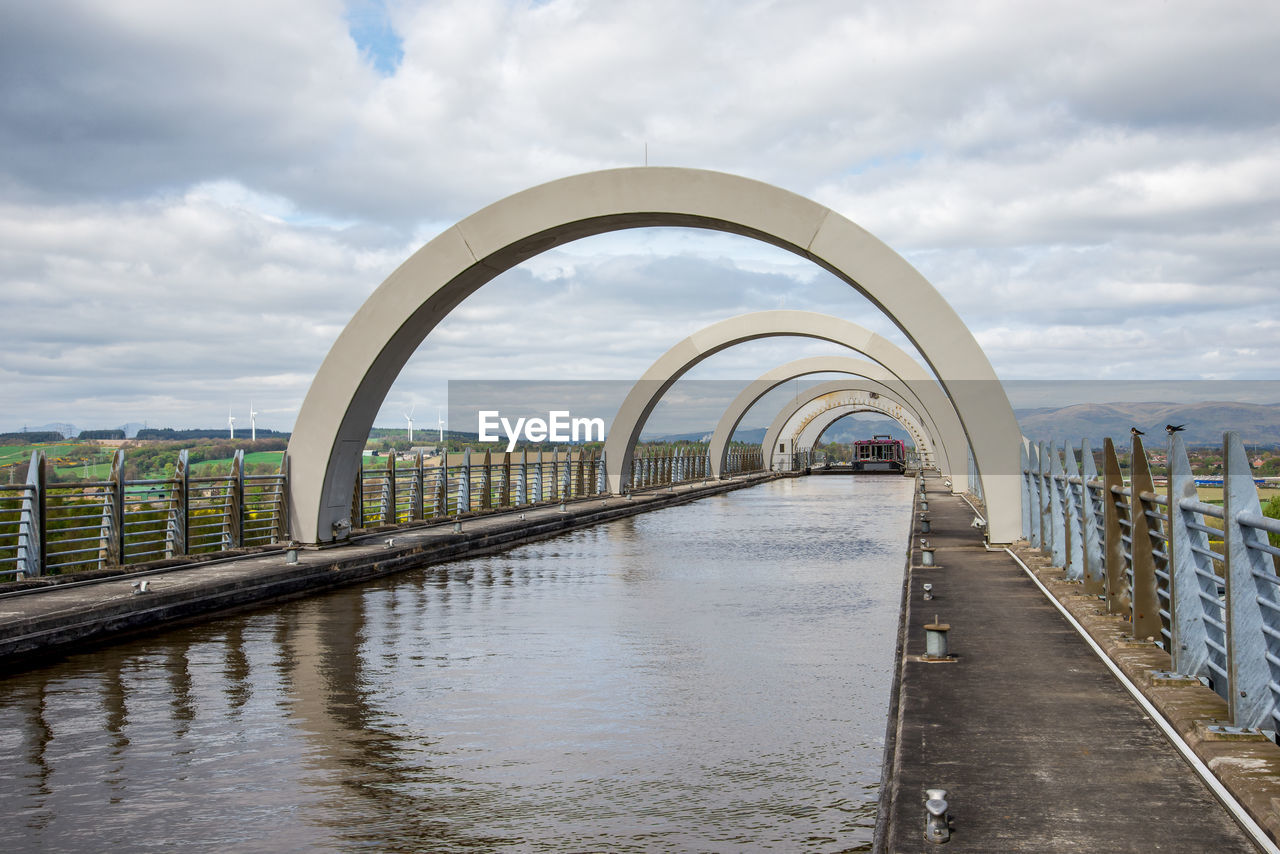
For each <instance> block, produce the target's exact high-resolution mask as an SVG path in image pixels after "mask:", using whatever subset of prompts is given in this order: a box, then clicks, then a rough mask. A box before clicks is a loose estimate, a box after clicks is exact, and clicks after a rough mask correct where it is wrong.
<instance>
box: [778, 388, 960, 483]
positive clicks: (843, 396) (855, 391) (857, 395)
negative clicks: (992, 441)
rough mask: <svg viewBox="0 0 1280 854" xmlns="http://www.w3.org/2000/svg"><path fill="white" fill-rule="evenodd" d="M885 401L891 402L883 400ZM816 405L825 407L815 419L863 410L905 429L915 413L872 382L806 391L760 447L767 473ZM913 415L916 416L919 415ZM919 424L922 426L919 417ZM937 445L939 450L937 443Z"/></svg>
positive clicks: (781, 412) (787, 407) (784, 409)
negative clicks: (781, 445) (782, 443)
mask: <svg viewBox="0 0 1280 854" xmlns="http://www.w3.org/2000/svg"><path fill="white" fill-rule="evenodd" d="M872 394H876V395H879V397H872ZM883 398H888V401H885V400H883ZM814 403H819V404H821V410H819V411H815V412H814V413H813V414H814V415H816V414H819V412H820V411H829V410H831V409H834V408H836V407H838V406H862V407H863V408H865V409H867V410H872V411H876V412H882V413H884V414H885V415H888V416H889V417H890V418H893V419H894V420H895V421H897V422H898V423H899V424H902V425H903V426H904V427H906V426H907V425H906V423H905V421H904V420H903V417H902V416H903V415H904V414H905V413H908V412H911V409H910V406H908V405H907V404H906V403H905V402H904V401H903V400H902V399H901V398H898V397H897V396H896V395H895V394H894V393H893V392H892V391H890V390H888V389H885V388H883V387H880V388H877V387H876V386H875V385H873V384H872V381H871V380H866V379H855V378H852V377H850V378H848V379H841V380H830V381H829V382H825V383H819V384H818V385H816V386H813V387H812V388H807V389H803V390H801V392H800V394H799V395H797V396H796V397H795V398H793V399H792V400H790V401H788V402H787V404H786V405H785V406H783V407H782V409H780V410H778V414H777V415H775V416H774V418H773V423H771V424H770V425H769V429H768V430H766V431H765V434H764V440H763V441H762V442H761V443H760V454H761V463H762V464H763V465H764V467H765V468H766V469H769V468H773V455H774V452H775V451H776V450H777V445H778V440H779V438H780V437H782V436H783V435H787V436H789V437H791V438H794V437H795V435H798V433H799V432H800V430H802V429H803V426H804V425H802V424H794V423H793V420H794V419H795V418H796V417H797V416H799V415H802V414H806V413H805V410H806V407H808V406H810V405H811V404H814ZM912 414H913V415H915V413H912ZM917 423H919V421H918V416H917ZM908 429H910V428H908ZM931 438H932V437H931ZM933 444H934V447H936V445H937V443H936V441H935V442H934V443H933Z"/></svg>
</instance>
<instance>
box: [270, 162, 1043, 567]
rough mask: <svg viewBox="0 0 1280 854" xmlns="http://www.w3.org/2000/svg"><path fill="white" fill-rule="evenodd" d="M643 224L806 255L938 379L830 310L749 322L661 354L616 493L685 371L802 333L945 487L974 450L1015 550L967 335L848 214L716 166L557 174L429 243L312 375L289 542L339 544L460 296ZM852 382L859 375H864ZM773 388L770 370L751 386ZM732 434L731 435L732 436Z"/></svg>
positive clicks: (618, 430)
mask: <svg viewBox="0 0 1280 854" xmlns="http://www.w3.org/2000/svg"><path fill="white" fill-rule="evenodd" d="M650 226H684V227H695V228H706V229H712V230H716V231H722V232H728V233H733V234H739V235H744V236H747V237H751V238H755V239H758V240H762V241H764V242H767V243H770V244H773V245H775V246H779V247H782V248H784V249H787V250H789V251H791V252H794V253H796V254H798V255H800V256H802V257H805V258H807V259H809V260H811V261H813V262H814V263H815V264H818V265H819V266H820V267H822V268H824V269H826V270H828V271H829V272H831V273H833V274H834V275H836V276H837V277H838V278H840V279H842V280H843V281H845V282H846V283H847V284H849V285H850V286H851V287H853V288H855V289H857V290H858V291H859V292H860V293H862V294H863V295H864V296H866V297H867V298H868V299H869V300H870V301H871V302H872V303H873V304H874V305H875V306H877V307H878V308H879V309H880V310H881V311H882V312H884V314H885V315H886V316H887V317H888V318H889V319H891V320H892V321H893V322H894V323H895V324H896V325H897V326H898V328H899V329H900V330H901V331H902V332H903V333H904V334H905V335H906V337H907V338H908V340H910V341H911V343H912V344H914V345H915V347H916V348H917V349H918V350H919V352H920V354H921V355H922V356H923V358H924V361H925V363H926V364H927V365H928V366H929V368H930V369H931V370H932V375H930V374H929V372H927V371H926V370H925V369H924V368H922V367H921V366H920V365H919V364H918V363H917V362H916V361H915V360H914V359H913V358H911V357H910V356H909V355H908V354H907V353H906V352H905V351H903V350H901V349H900V348H897V347H896V346H894V345H892V344H891V343H890V342H888V341H887V340H885V339H883V338H881V337H880V336H878V335H875V334H874V333H872V332H870V331H869V330H866V329H864V328H862V327H860V326H857V325H856V324H852V323H850V322H848V321H845V320H842V319H840V318H836V317H832V316H830V315H823V314H816V313H812V312H785V311H784V312H759V313H756V314H750V315H743V316H741V317H736V318H731V319H730V320H727V321H723V322H721V323H719V324H713V325H712V326H709V327H707V328H706V329H704V330H702V331H700V332H698V333H696V334H695V335H693V336H690V337H689V338H686V339H685V340H684V341H681V342H680V343H679V344H677V345H676V346H675V347H673V348H672V349H671V350H669V351H668V352H667V353H666V354H664V355H663V356H662V357H661V358H659V360H658V361H656V362H655V363H654V365H653V366H651V368H650V370H649V371H647V372H646V373H645V375H644V377H642V378H641V381H640V382H638V383H637V384H636V387H635V388H634V389H633V394H630V395H628V397H627V399H626V400H625V401H624V403H623V405H622V407H621V409H620V410H619V413H618V416H617V417H616V418H615V420H614V425H613V429H611V430H610V433H609V436H608V437H607V439H606V444H605V452H606V460H607V464H608V467H609V471H608V479H609V487H610V490H611V491H614V492H620V491H622V490H623V489H624V488H625V485H626V484H625V482H624V481H625V478H626V477H627V474H628V473H629V472H630V462H631V456H632V452H633V448H634V446H635V442H636V440H637V439H638V437H639V431H640V429H641V428H642V426H643V424H644V421H645V419H646V418H647V417H648V414H649V413H650V412H651V411H652V409H653V407H654V406H655V405H656V403H657V401H658V399H660V397H661V394H662V392H664V391H666V389H667V388H669V387H670V386H671V384H673V383H674V382H675V381H676V380H677V379H678V378H679V377H680V375H682V374H683V373H684V372H685V371H687V370H689V368H691V367H692V366H693V365H696V364H697V363H698V362H699V361H701V360H702V359H705V358H707V357H708V356H710V355H712V354H714V353H716V352H719V351H720V350H723V349H725V348H726V347H730V346H733V345H734V344H736V343H741V342H744V341H750V340H755V339H758V338H762V337H768V336H777V335H784V336H805V337H809V338H816V339H819V340H825V341H831V342H834V343H837V344H840V345H841V346H845V347H848V348H850V349H853V350H855V351H857V352H860V353H862V354H863V355H865V356H867V357H868V358H870V359H872V360H873V361H874V362H876V363H877V364H878V365H879V366H880V367H881V368H883V369H885V370H886V371H887V372H888V373H887V375H883V374H882V375H876V376H872V377H865V379H867V380H869V381H875V382H879V383H881V384H882V385H883V386H884V387H885V388H886V389H888V390H889V391H891V392H892V393H893V394H895V395H896V396H897V397H898V399H899V400H898V401H895V403H897V404H898V405H903V406H906V405H907V404H908V403H909V404H910V406H909V407H908V408H909V409H910V410H911V411H912V413H913V417H914V418H915V420H916V421H917V422H918V423H919V425H920V430H921V434H922V437H921V438H922V441H924V440H925V438H926V437H927V438H928V440H929V443H931V444H932V447H933V449H934V450H935V451H936V455H937V461H938V464H939V466H940V467H942V468H944V470H945V471H947V472H948V473H949V474H950V475H951V477H952V481H953V484H954V488H956V489H963V488H964V486H965V477H964V476H965V474H966V472H967V471H968V468H967V465H966V462H967V458H968V456H969V455H970V454H971V455H972V460H973V467H974V468H975V469H976V472H977V476H978V477H979V478H981V491H982V494H983V496H984V498H985V500H986V502H987V510H988V513H987V517H988V522H989V529H988V533H989V536H990V538H991V540H992V541H993V542H1012V541H1013V540H1014V539H1016V538H1017V537H1018V536H1019V534H1020V530H1021V504H1020V501H1021V478H1020V468H1019V465H1018V450H1019V448H1020V439H1021V435H1020V432H1019V430H1018V426H1017V422H1016V420H1015V419H1014V416H1013V409H1012V407H1011V406H1010V404H1009V400H1008V398H1007V396H1006V395H1005V393H1004V390H1003V388H1002V387H1001V385H1000V382H999V380H998V379H997V377H996V375H995V372H994V371H993V370H992V368H991V365H990V363H989V362H988V360H987V358H986V356H985V355H984V354H983V352H982V349H981V348H980V347H979V346H978V343H977V341H976V340H975V339H974V337H973V335H972V334H971V333H970V332H969V330H968V329H967V328H966V327H965V325H964V323H963V322H962V321H961V320H960V318H959V317H958V316H957V315H956V313H955V311H954V310H953V309H952V308H951V306H950V305H948V304H947V302H946V301H945V300H944V299H943V298H942V296H941V295H940V294H939V293H938V292H937V290H936V289H934V287H933V286H932V285H931V284H929V282H928V281H927V280H925V278H924V277H923V276H922V275H920V273H919V272H918V271H916V270H915V269H914V268H913V267H912V266H911V265H910V264H908V263H907V262H906V261H905V260H904V259H902V258H901V257H900V256H899V255H897V254H896V253H894V252H893V251H892V250H891V249H889V248H888V247H887V246H885V245H884V244H883V243H881V242H880V241H878V240H876V239H875V238H874V237H872V236H871V235H870V234H868V233H867V232H866V231H864V230H863V229H861V228H859V227H858V226H857V225H855V224H854V223H852V222H851V221H849V220H848V219H846V218H844V217H843V216H840V215H839V214H837V213H835V212H834V211H832V210H830V209H828V208H826V207H824V206H822V205H819V204H817V203H816V202H813V201H811V200H809V199H806V198H803V197H801V196H797V195H795V194H793V193H790V192H787V191H785V190H781V189H779V188H777V187H773V186H770V185H768V184H764V183H761V182H758V181H752V180H749V179H746V178H741V177H738V176H734V175H726V174H724V173H719V172H709V171H704V170H697V169H676V168H659V167H643V168H635V169H614V170H606V171H602V172H592V173H587V174H585V175H577V176H573V177H570V178H564V179H561V180H558V181H552V182H550V183H548V184H543V185H540V186H537V187H533V188H531V189H529V190H525V191H523V192H520V193H516V194H515V195H513V196H510V197H508V198H506V199H503V200H502V201H499V202H496V203H495V204H493V205H490V206H489V207H487V208H484V209H483V210H481V211H479V212H477V213H475V214H473V215H471V216H469V217H467V218H465V219H463V220H461V221H460V222H458V223H457V224H456V225H454V226H452V227H451V228H449V229H448V230H446V231H445V232H443V233H442V234H441V235H439V236H438V237H436V238H435V239H433V240H432V241H430V242H429V243H427V244H426V245H425V246H423V247H422V248H421V249H419V250H418V251H417V252H415V253H414V254H413V255H412V256H411V257H410V258H409V259H408V260H406V261H405V262H404V264H402V265H401V266H400V268H399V269H397V270H396V271H395V272H394V273H392V274H391V276H389V277H388V278H387V279H386V281H384V282H383V283H382V285H380V286H379V287H378V289H377V290H376V291H374V293H373V294H372V295H371V296H370V297H369V298H368V300H366V301H365V303H364V305H362V306H361V307H360V309H359V310H358V311H357V312H356V314H355V316H354V317H353V318H352V320H351V322H350V323H349V324H348V325H347V327H346V328H345V329H344V330H343V332H342V333H341V334H340V335H339V337H338V339H337V341H336V342H335V343H334V345H333V347H332V349H331V350H330V352H329V355H328V356H327V357H326V358H325V360H324V363H323V364H322V365H321V367H320V370H319V371H318V372H317V374H316V377H315V379H314V381H313V382H312V385H311V388H310V390H309V391H308V393H307V397H306V399H305V400H304V402H303V405H302V409H301V411H300V412H299V415H298V420H297V422H296V424H295V427H294V433H293V436H292V438H291V439H290V442H289V449H288V452H287V453H288V457H289V465H290V468H291V479H290V484H289V489H290V502H289V506H290V530H291V533H292V535H293V537H294V538H295V539H297V540H299V541H301V542H309V543H320V542H328V541H332V540H334V539H336V538H338V537H340V536H342V535H343V531H344V530H345V525H346V520H347V519H348V518H349V516H350V503H351V491H352V485H353V484H354V482H355V478H356V475H357V472H358V470H359V466H360V460H361V452H362V450H363V447H364V443H365V439H366V437H367V436H368V433H369V429H370V428H371V427H372V424H373V418H374V416H375V415H376V413H377V411H378V409H379V407H380V406H381V404H382V401H383V400H384V398H385V397H386V395H387V392H388V391H389V390H390V388H391V385H392V383H393V382H394V381H395V379H396V377H397V376H398V375H399V373H400V371H401V369H402V368H403V367H404V365H405V363H406V362H407V361H408V359H409V357H410V356H411V355H412V354H413V352H414V351H415V350H416V349H417V347H418V345H419V344H421V342H422V341H423V340H424V339H425V338H426V337H427V335H428V334H429V333H430V332H431V330H432V329H434V328H435V327H436V325H438V324H439V323H440V322H441V321H442V320H443V319H444V318H445V317H446V316H447V315H448V314H449V313H450V312H451V311H452V310H453V309H454V308H456V307H457V306H458V305H459V304H460V303H461V302H462V301H463V300H464V299H465V298H466V297H467V296H468V295H470V294H471V293H473V292H475V291H476V290H477V289H479V288H480V287H482V286H483V285H484V284H485V283H487V282H489V281H490V280H492V279H493V278H494V277H495V276H497V275H498V274H499V273H502V272H504V271H505V270H508V269H510V268H511V267H513V266H515V265H517V264H519V263H521V262H522V261H525V260H527V259H529V258H531V257H534V256H536V255H538V254H540V253H542V252H545V251H547V250H549V249H552V248H554V247H557V246H559V245H562V244H564V243H567V242H570V241H572V240H576V239H579V238H582V237H587V236H590V235H594V234H601V233H605V232H610V231H618V230H622V229H628V228H643V227H650ZM784 367H785V366H784ZM777 370H780V371H782V370H784V368H778V369H777ZM786 370H790V368H786ZM867 370H870V371H871V372H872V373H876V372H875V371H874V370H873V369H872V368H868V369H867ZM771 374H772V372H771ZM858 375H859V376H864V375H863V373H862V370H861V369H859V370H858ZM766 378H767V379H766ZM773 381H774V377H772V376H771V375H770V374H766V375H764V376H762V377H761V378H760V380H758V381H757V383H758V384H761V385H763V384H767V383H769V382H773ZM784 381H785V380H784ZM894 383H898V384H900V385H893V384H894ZM753 387H755V385H754V384H753ZM751 393H753V392H752V391H751V389H748V390H747V391H744V394H746V395H748V396H749V395H750V394H751ZM878 393H879V392H878ZM757 399H758V395H757ZM742 411H743V412H745V411H746V410H745V409H743V410H742ZM727 415H728V413H726V416H727ZM740 417H741V416H740V415H739V418H740ZM726 429H727V431H728V433H727V435H729V436H731V435H732V432H733V431H732V428H731V427H727V428H726ZM718 434H719V430H718V431H717V435H718ZM724 441H725V442H726V443H727V438H725V440H724ZM715 459H716V457H715V455H714V454H713V461H714V460H715Z"/></svg>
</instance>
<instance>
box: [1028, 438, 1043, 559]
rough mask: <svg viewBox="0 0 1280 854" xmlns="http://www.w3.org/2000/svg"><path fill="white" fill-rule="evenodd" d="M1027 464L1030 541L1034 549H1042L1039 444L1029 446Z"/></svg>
mask: <svg viewBox="0 0 1280 854" xmlns="http://www.w3.org/2000/svg"><path fill="white" fill-rule="evenodd" d="M1027 464H1028V465H1027V482H1028V485H1029V490H1030V498H1031V539H1030V540H1029V541H1028V542H1030V543H1031V547H1032V548H1033V549H1040V548H1043V547H1044V522H1043V521H1042V520H1041V516H1042V515H1043V513H1042V510H1041V507H1042V504H1043V502H1042V501H1041V500H1040V495H1041V490H1040V486H1041V484H1040V445H1039V444H1035V443H1033V444H1031V445H1028V446H1027Z"/></svg>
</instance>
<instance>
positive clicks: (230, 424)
mask: <svg viewBox="0 0 1280 854" xmlns="http://www.w3.org/2000/svg"><path fill="white" fill-rule="evenodd" d="M227 429H229V430H230V431H231V441H233V442H234V441H235V440H236V417H235V416H234V415H232V414H231V407H230V406H228V407H227Z"/></svg>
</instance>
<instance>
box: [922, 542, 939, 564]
mask: <svg viewBox="0 0 1280 854" xmlns="http://www.w3.org/2000/svg"><path fill="white" fill-rule="evenodd" d="M920 565H921V566H936V564H935V563H934V562H933V547H932V546H921V547H920Z"/></svg>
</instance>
